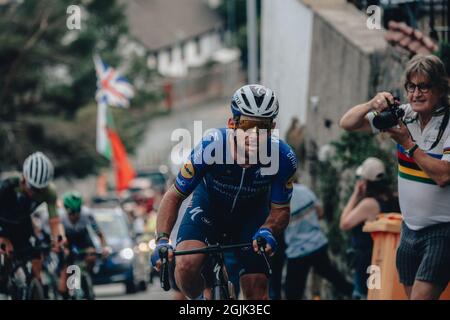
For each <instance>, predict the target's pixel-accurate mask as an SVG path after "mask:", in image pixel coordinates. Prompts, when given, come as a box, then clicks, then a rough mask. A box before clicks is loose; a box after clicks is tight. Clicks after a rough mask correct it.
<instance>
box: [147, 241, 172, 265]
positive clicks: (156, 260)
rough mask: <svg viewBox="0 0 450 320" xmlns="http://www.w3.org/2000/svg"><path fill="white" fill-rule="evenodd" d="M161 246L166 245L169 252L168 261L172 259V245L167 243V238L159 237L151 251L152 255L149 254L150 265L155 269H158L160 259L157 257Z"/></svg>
mask: <svg viewBox="0 0 450 320" xmlns="http://www.w3.org/2000/svg"><path fill="white" fill-rule="evenodd" d="M163 247H166V248H167V249H169V254H168V258H169V261H171V260H172V259H173V247H172V245H171V244H169V240H168V239H160V240H159V241H158V243H157V244H156V248H155V250H154V251H153V253H152V256H151V263H152V266H153V268H155V269H156V270H157V271H159V269H160V267H161V259H160V257H159V250H160V249H161V248H163Z"/></svg>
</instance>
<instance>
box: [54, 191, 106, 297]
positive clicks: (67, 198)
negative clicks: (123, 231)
mask: <svg viewBox="0 0 450 320" xmlns="http://www.w3.org/2000/svg"><path fill="white" fill-rule="evenodd" d="M63 204H64V209H65V212H64V213H63V214H62V215H61V217H62V223H63V225H64V230H65V234H66V237H67V248H68V252H67V255H68V259H67V262H68V263H67V265H68V264H76V263H77V262H79V260H81V261H82V267H83V268H84V269H85V271H86V272H88V273H91V272H92V271H93V268H94V266H95V263H96V260H97V254H96V252H97V250H96V248H95V245H94V241H93V239H92V236H91V232H94V233H95V234H96V235H97V237H98V238H99V240H100V243H101V246H102V249H103V255H104V256H106V255H107V254H108V249H107V246H106V240H105V237H104V236H103V233H102V232H101V231H100V228H99V227H98V224H97V222H96V221H95V218H94V216H93V215H92V214H90V212H89V210H88V208H86V207H84V206H83V198H82V196H81V194H80V193H78V192H76V191H72V192H67V193H65V194H64V195H63ZM67 265H66V266H65V268H63V270H62V273H61V277H60V286H59V290H60V292H61V293H62V295H63V296H64V297H67V289H68V288H67V285H66V281H67V272H66V268H67ZM91 289H92V288H89V291H91Z"/></svg>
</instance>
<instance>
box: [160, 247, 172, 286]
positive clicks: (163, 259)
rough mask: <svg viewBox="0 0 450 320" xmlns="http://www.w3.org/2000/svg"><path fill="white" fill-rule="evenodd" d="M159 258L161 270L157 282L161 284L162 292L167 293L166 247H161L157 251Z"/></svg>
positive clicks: (167, 256)
mask: <svg viewBox="0 0 450 320" xmlns="http://www.w3.org/2000/svg"><path fill="white" fill-rule="evenodd" d="M159 258H160V259H161V269H160V271H159V281H160V282H161V288H162V289H163V290H164V291H169V290H170V283H169V265H168V260H169V250H168V249H167V247H162V248H160V249H159Z"/></svg>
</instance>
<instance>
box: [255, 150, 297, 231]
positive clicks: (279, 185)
mask: <svg viewBox="0 0 450 320" xmlns="http://www.w3.org/2000/svg"><path fill="white" fill-rule="evenodd" d="M279 162H280V168H279V170H278V173H277V175H276V176H275V179H274V181H273V183H272V187H271V190H272V191H271V201H272V204H271V209H270V213H269V216H268V218H267V220H266V222H265V223H264V225H263V226H262V227H263V228H269V229H270V230H271V231H272V233H273V234H280V233H282V232H283V231H284V229H286V227H287V225H288V224H289V218H290V202H291V197H292V190H293V187H294V186H293V183H294V179H295V173H296V171H297V157H296V156H295V153H294V151H293V150H292V149H291V148H290V147H289V146H287V145H286V144H282V143H281V141H280V161H279Z"/></svg>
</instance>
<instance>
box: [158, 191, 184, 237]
mask: <svg viewBox="0 0 450 320" xmlns="http://www.w3.org/2000/svg"><path fill="white" fill-rule="evenodd" d="M184 199H185V198H184V196H182V195H181V194H180V193H179V192H178V191H177V190H176V189H175V186H174V185H172V186H171V187H170V188H169V190H167V192H166V194H165V195H164V197H163V198H162V200H161V204H160V206H159V210H158V215H157V219H156V232H157V233H162V232H164V233H166V234H168V235H170V233H171V232H172V229H173V226H174V225H175V222H176V221H177V217H178V210H179V209H180V206H181V203H182V202H183V200H184Z"/></svg>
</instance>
